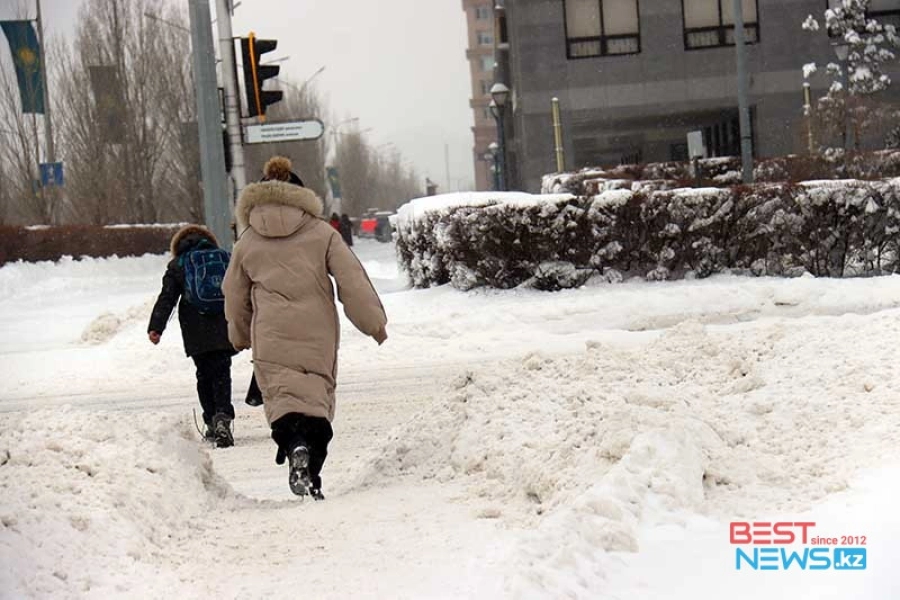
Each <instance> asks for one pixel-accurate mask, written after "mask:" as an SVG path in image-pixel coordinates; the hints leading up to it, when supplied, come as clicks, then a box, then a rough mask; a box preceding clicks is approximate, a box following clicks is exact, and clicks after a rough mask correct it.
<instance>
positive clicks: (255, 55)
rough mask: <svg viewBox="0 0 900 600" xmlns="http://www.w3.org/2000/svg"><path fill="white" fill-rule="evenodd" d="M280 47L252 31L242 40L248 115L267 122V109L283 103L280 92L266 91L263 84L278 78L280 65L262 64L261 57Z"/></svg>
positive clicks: (273, 41)
mask: <svg viewBox="0 0 900 600" xmlns="http://www.w3.org/2000/svg"><path fill="white" fill-rule="evenodd" d="M277 46H278V41H277V40H260V39H257V38H256V34H254V33H253V32H252V31H251V32H250V35H249V36H248V37H245V38H241V53H242V54H243V57H244V90H245V91H246V92H247V114H248V116H251V117H259V120H260V121H265V120H266V107H267V106H269V105H270V104H275V103H276V102H280V101H281V97H282V96H283V94H282V92H281V91H280V90H264V89H263V82H265V80H266V79H271V78H273V77H277V76H278V71H279V70H280V69H281V67H279V66H278V65H263V64H260V57H261V56H262V55H263V54H265V53H266V52H271V51H272V50H274V49H275V48H276V47H277Z"/></svg>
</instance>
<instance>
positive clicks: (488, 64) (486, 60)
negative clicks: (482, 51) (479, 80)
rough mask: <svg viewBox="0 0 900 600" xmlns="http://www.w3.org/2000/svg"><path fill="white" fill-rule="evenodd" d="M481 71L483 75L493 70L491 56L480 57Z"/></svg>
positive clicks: (492, 58)
mask: <svg viewBox="0 0 900 600" xmlns="http://www.w3.org/2000/svg"><path fill="white" fill-rule="evenodd" d="M481 70H482V71H483V72H485V73H487V72H488V71H493V70H494V57H493V55H490V54H488V55H486V56H482V57H481Z"/></svg>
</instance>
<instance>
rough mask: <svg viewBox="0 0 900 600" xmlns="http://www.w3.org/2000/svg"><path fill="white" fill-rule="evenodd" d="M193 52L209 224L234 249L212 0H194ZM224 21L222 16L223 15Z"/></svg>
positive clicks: (227, 247)
mask: <svg viewBox="0 0 900 600" xmlns="http://www.w3.org/2000/svg"><path fill="white" fill-rule="evenodd" d="M190 20H191V53H192V54H193V59H194V84H195V87H196V95H197V130H198V131H199V133H200V167H201V170H202V173H203V212H204V215H205V219H204V220H205V221H206V225H207V226H208V227H209V228H210V229H211V230H212V232H213V233H214V234H215V235H216V237H217V238H218V239H219V243H221V244H222V246H223V247H224V248H226V249H230V248H231V244H232V241H233V240H234V235H233V234H232V231H231V201H230V200H229V199H228V190H227V188H226V185H225V178H226V174H225V149H224V148H223V147H222V123H221V120H220V117H219V86H218V84H217V82H216V53H215V48H214V46H213V36H212V18H211V17H210V14H209V0H190ZM220 20H221V17H220Z"/></svg>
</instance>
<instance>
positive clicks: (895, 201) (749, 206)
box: [395, 179, 900, 290]
mask: <svg viewBox="0 0 900 600" xmlns="http://www.w3.org/2000/svg"><path fill="white" fill-rule="evenodd" d="M426 200H428V199H426ZM402 212H403V211H402V210H401V213H402ZM395 225H396V228H397V248H398V253H399V257H400V262H401V265H402V266H403V268H404V269H405V270H406V271H407V272H408V273H409V275H410V278H411V280H412V283H413V285H415V286H417V287H428V286H431V285H441V284H444V283H451V284H452V285H454V286H455V287H457V288H459V289H463V290H468V289H472V288H474V287H478V286H482V285H487V286H491V287H495V288H502V289H508V288H512V287H516V286H519V285H522V284H526V285H529V286H532V287H535V288H538V289H543V290H558V289H563V288H568V287H577V286H580V285H582V284H583V283H584V282H585V281H587V279H588V277H589V276H590V275H591V274H592V273H596V274H598V275H600V274H603V275H604V276H606V275H607V274H614V275H615V276H614V277H606V278H607V280H608V281H620V280H621V279H622V278H623V277H626V276H641V277H645V278H647V279H651V280H661V279H678V278H683V277H686V276H696V277H706V276H709V275H711V274H713V273H717V272H721V271H725V270H728V271H734V272H743V273H752V274H755V275H776V276H792V274H795V273H802V272H808V273H810V274H812V275H815V276H830V277H843V276H858V275H870V274H881V273H891V272H896V271H898V270H900V263H898V256H900V252H898V250H900V248H898V244H900V179H893V180H888V181H877V182H868V181H811V182H805V183H802V184H759V185H754V186H734V187H732V188H728V189H722V188H699V189H692V188H683V189H677V190H655V191H645V190H641V189H639V190H638V191H634V190H624V189H614V190H607V191H604V192H601V193H599V194H596V195H593V196H552V197H551V196H531V197H529V196H526V195H522V194H517V195H515V197H514V198H512V199H508V198H506V197H505V196H504V195H503V194H499V195H496V196H495V197H494V199H493V200H492V201H490V202H466V201H465V199H464V198H463V199H461V200H460V202H459V204H458V205H456V206H442V207H441V208H440V209H439V210H433V211H427V210H426V211H424V212H423V213H422V214H419V215H418V216H417V217H416V218H409V217H407V218H405V219H404V220H401V221H400V222H398V223H396V224H395Z"/></svg>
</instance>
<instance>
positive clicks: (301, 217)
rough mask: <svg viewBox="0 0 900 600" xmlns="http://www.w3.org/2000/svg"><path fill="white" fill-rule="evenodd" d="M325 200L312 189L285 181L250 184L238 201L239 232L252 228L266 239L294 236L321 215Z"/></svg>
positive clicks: (236, 213)
mask: <svg viewBox="0 0 900 600" xmlns="http://www.w3.org/2000/svg"><path fill="white" fill-rule="evenodd" d="M322 210H323V208H322V201H321V200H320V199H319V197H318V196H316V194H315V192H313V191H312V190H310V189H307V188H303V187H300V186H297V185H293V184H290V183H287V182H285V181H261V182H259V183H251V184H250V185H248V186H247V187H246V188H244V191H243V192H241V197H240V198H239V199H238V203H237V208H236V209H235V220H236V221H237V225H238V231H244V229H246V228H247V227H253V229H254V230H256V231H257V232H258V233H260V234H262V235H265V236H267V237H282V236H286V235H290V234H292V233H294V232H295V231H296V230H297V229H299V228H300V226H302V225H303V223H305V222H306V221H307V220H308V218H309V217H314V218H319V217H320V216H321V215H322Z"/></svg>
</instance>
